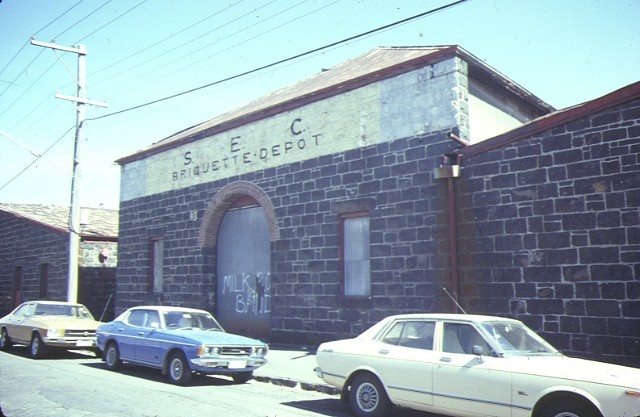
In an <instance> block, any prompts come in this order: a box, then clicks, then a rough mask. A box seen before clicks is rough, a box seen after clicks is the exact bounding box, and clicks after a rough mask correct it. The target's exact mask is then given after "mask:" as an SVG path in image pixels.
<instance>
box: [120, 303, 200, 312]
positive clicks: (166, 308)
mask: <svg viewBox="0 0 640 417" xmlns="http://www.w3.org/2000/svg"><path fill="white" fill-rule="evenodd" d="M138 309H143V310H158V311H184V312H191V313H208V312H207V311H205V310H200V309H197V308H189V307H177V306H152V305H148V306H135V307H131V308H129V310H138Z"/></svg>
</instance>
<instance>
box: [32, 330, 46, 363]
mask: <svg viewBox="0 0 640 417" xmlns="http://www.w3.org/2000/svg"><path fill="white" fill-rule="evenodd" d="M46 353H47V347H46V346H45V344H44V342H43V341H42V338H41V337H40V334H39V333H34V334H33V336H31V343H29V356H30V357H31V358H32V359H40V358H43V357H44V355H46Z"/></svg>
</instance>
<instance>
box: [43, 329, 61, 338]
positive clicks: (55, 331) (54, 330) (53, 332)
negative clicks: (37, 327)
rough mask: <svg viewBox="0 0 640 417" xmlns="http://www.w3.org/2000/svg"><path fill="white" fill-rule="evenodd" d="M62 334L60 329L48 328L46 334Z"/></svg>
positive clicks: (50, 335) (55, 335)
mask: <svg viewBox="0 0 640 417" xmlns="http://www.w3.org/2000/svg"><path fill="white" fill-rule="evenodd" d="M62 335H64V330H62V329H48V330H47V336H48V337H59V336H62Z"/></svg>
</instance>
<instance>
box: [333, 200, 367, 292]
mask: <svg viewBox="0 0 640 417" xmlns="http://www.w3.org/2000/svg"><path fill="white" fill-rule="evenodd" d="M340 234H341V251H340V253H341V269H342V279H343V285H344V295H346V296H360V297H364V296H369V295H371V263H370V259H369V216H368V213H367V212H359V213H350V214H343V215H341V216H340Z"/></svg>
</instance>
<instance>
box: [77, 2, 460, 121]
mask: <svg viewBox="0 0 640 417" xmlns="http://www.w3.org/2000/svg"><path fill="white" fill-rule="evenodd" d="M469 1H470V0H458V1H455V2H452V3H448V4H445V5H444V6H440V7H437V8H434V9H431V10H428V11H426V12H423V13H419V14H417V15H414V16H411V17H408V18H406V19H402V20H399V21H397V22H394V23H390V24H388V25H384V26H381V27H378V28H376V29H372V30H369V31H367V32H363V33H360V34H358V35H354V36H351V37H348V38H345V39H342V40H339V41H336V42H333V43H330V44H327V45H324V46H321V47H318V48H315V49H311V50H309V51H306V52H302V53H300V54H297V55H294V56H291V57H289V58H285V59H281V60H279V61H276V62H272V63H270V64H266V65H263V66H260V67H257V68H254V69H251V70H247V71H244V72H242V73H239V74H236V75H232V76H230V77H226V78H222V79H220V80H217V81H214V82H211V83H208V84H205V85H202V86H199V87H195V88H192V89H189V90H185V91H182V92H180V93H176V94H172V95H170V96H166V97H162V98H159V99H157V100H152V101H149V102H146V103H142V104H138V105H136V106H132V107H129V108H126V109H123V110H119V111H116V112H113V113H109V114H105V115H102V116H98V117H93V118H87V119H85V120H100V119H104V118H107V117H111V116H115V115H118V114H122V113H125V112H129V111H133V110H137V109H140V108H142V107H146V106H150V105H153V104H156V103H161V102H163V101H167V100H171V99H173V98H176V97H180V96H183V95H185V94H189V93H193V92H195V91H198V90H202V89H205V88H208V87H212V86H214V85H218V84H221V83H224V82H227V81H230V80H234V79H236V78H240V77H244V76H246V75H249V74H253V73H255V72H259V71H262V70H265V69H268V68H272V67H275V66H278V65H280V64H283V63H285V62H289V61H293V60H296V59H298V58H301V57H304V56H307V55H311V54H314V53H317V52H320V51H323V50H325V49H329V48H332V47H335V46H338V45H340V44H343V43H347V42H351V41H354V40H356V39H359V38H362V37H366V36H369V35H371V34H374V33H377V32H381V31H384V30H387V29H389V28H392V27H394V26H399V25H402V24H405V23H408V22H410V21H413V20H416V19H419V18H422V17H425V16H428V15H431V14H434V13H437V12H441V11H443V10H446V9H450V8H452V7H455V6H458V5H460V4H463V3H466V2H469Z"/></svg>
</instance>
